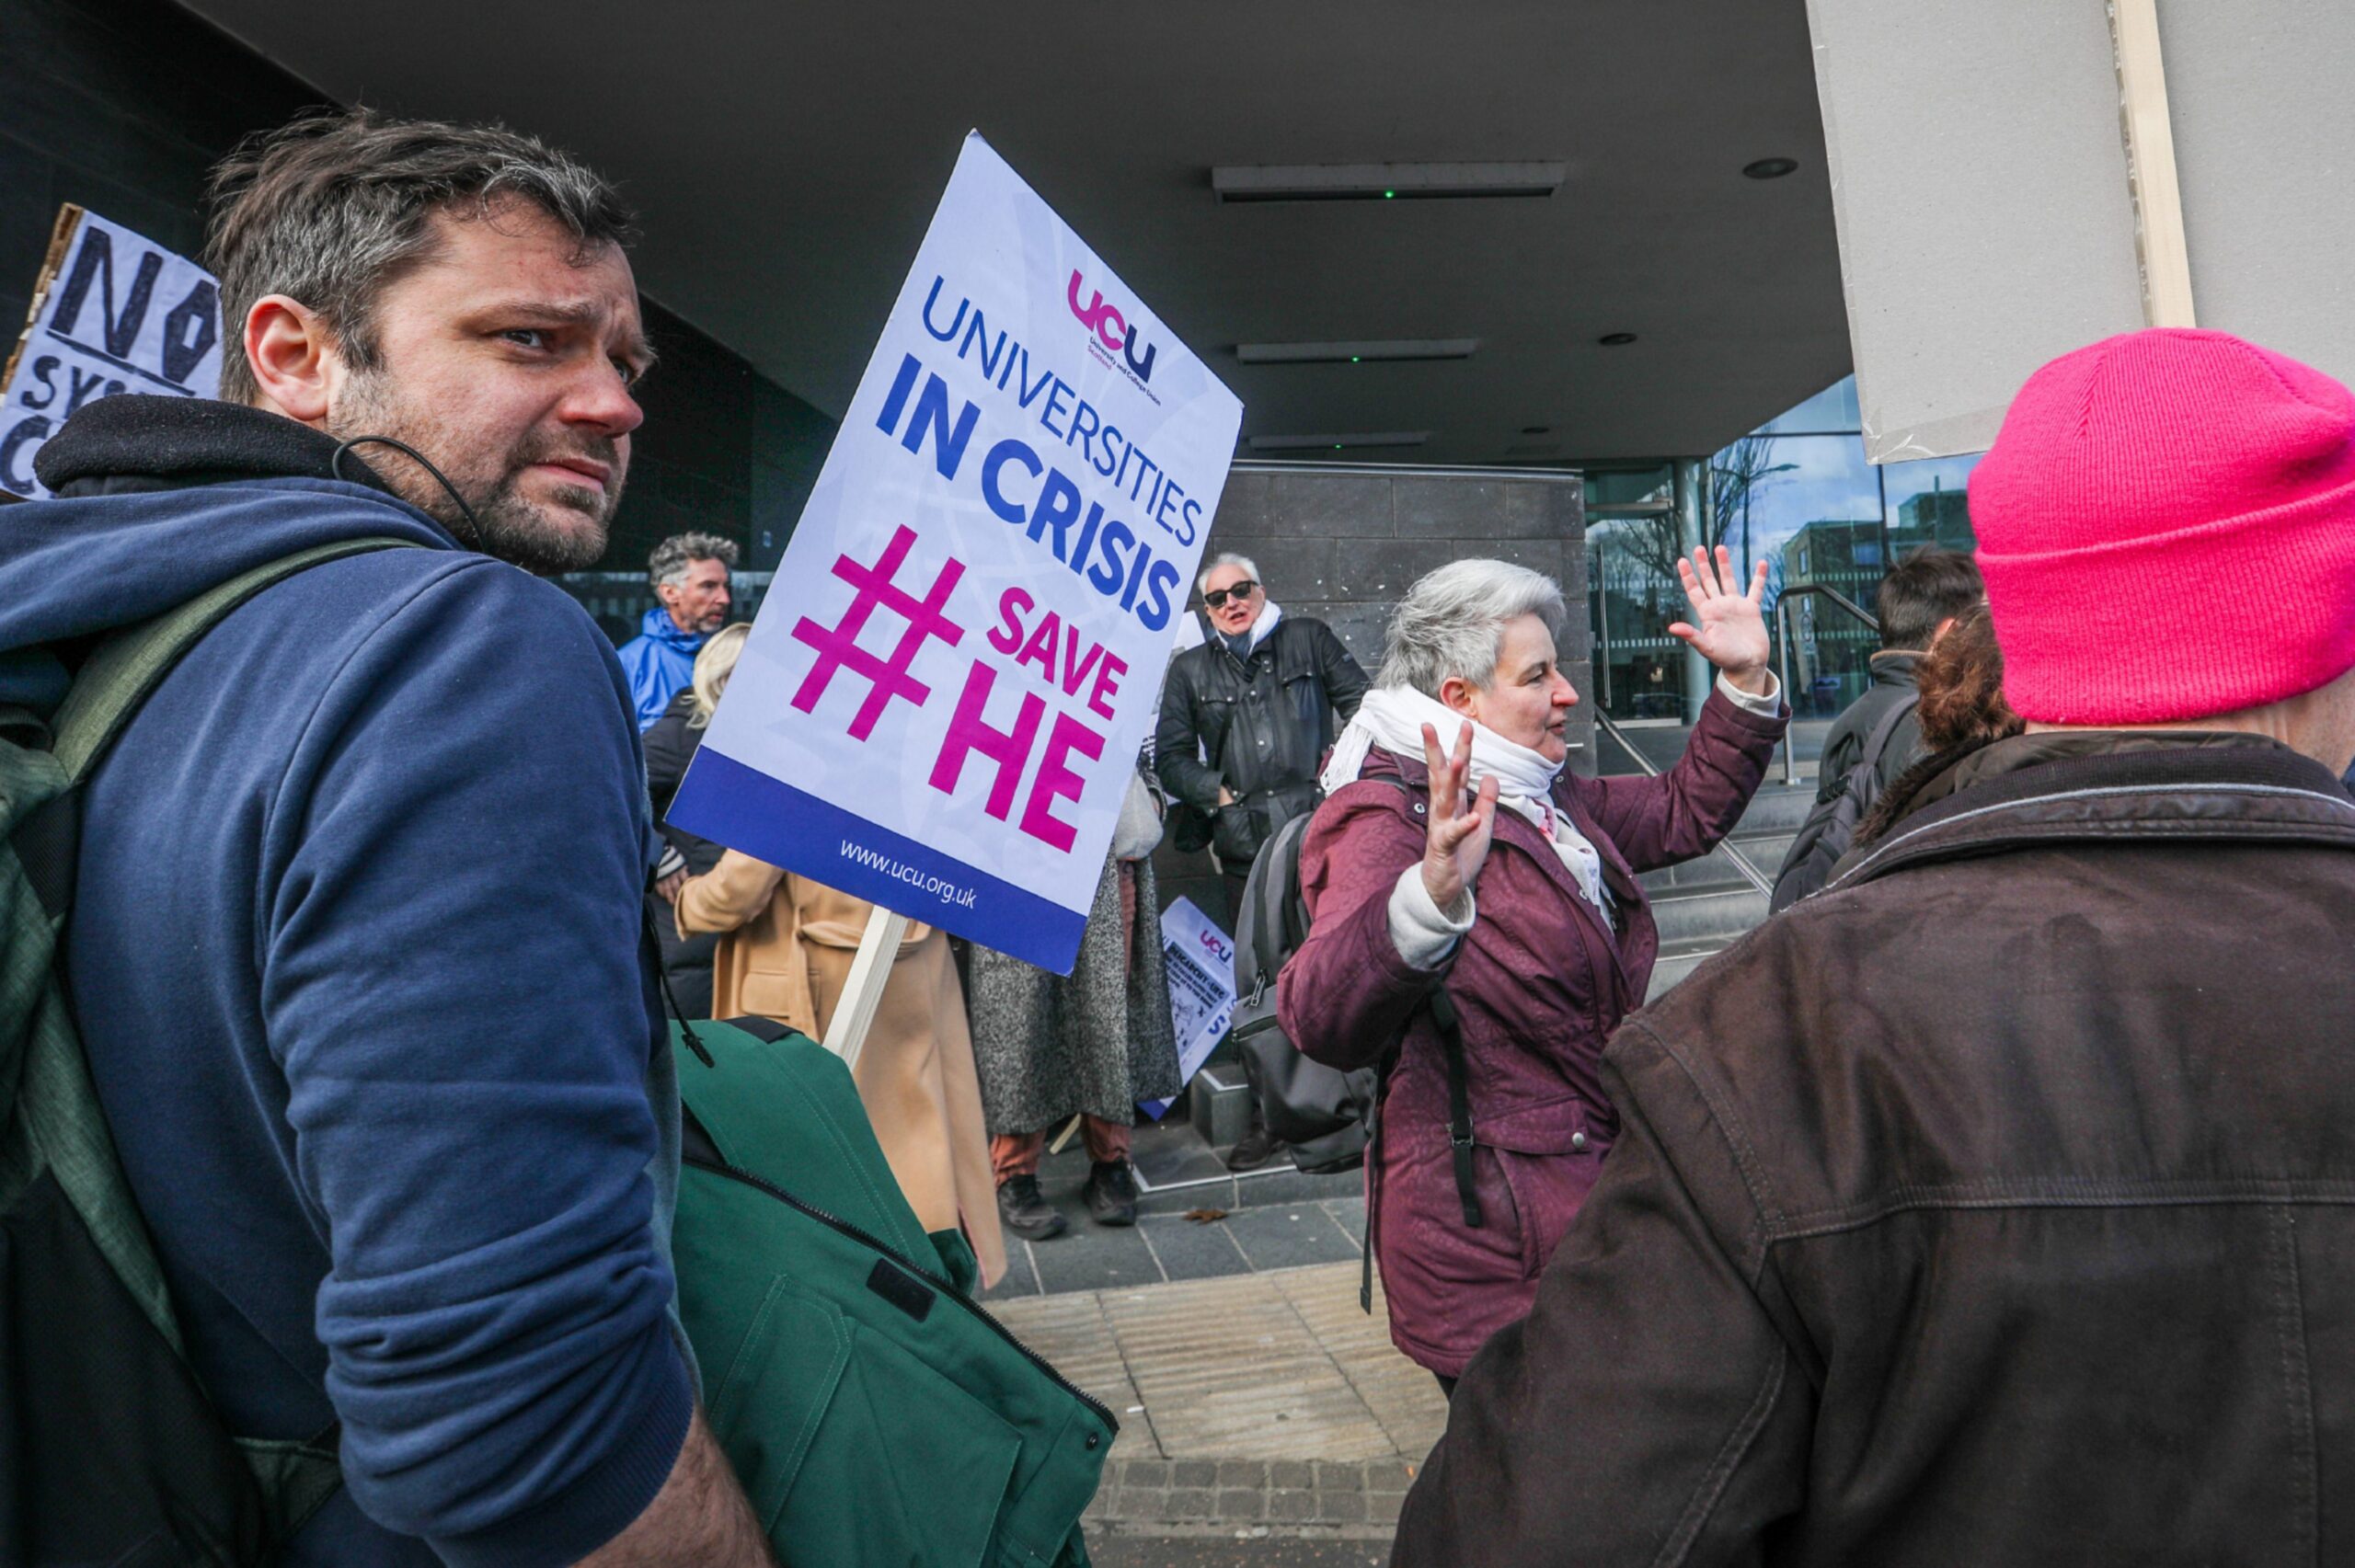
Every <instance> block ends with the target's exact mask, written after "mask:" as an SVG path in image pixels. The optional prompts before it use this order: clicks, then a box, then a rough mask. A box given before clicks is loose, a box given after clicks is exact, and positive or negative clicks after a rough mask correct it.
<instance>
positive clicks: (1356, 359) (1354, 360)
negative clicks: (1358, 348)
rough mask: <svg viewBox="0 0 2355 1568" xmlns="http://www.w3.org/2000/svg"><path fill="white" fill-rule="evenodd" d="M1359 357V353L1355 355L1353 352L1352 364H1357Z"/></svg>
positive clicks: (1351, 356)
mask: <svg viewBox="0 0 2355 1568" xmlns="http://www.w3.org/2000/svg"><path fill="white" fill-rule="evenodd" d="M1358 358H1359V356H1357V355H1355V354H1351V355H1350V363H1351V364H1353V365H1354V364H1356V363H1357V362H1358Z"/></svg>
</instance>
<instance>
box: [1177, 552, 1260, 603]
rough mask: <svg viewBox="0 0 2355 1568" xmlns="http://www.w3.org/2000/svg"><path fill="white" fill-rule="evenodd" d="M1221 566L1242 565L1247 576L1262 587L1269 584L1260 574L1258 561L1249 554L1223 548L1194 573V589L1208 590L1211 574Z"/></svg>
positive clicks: (1197, 591)
mask: <svg viewBox="0 0 2355 1568" xmlns="http://www.w3.org/2000/svg"><path fill="white" fill-rule="evenodd" d="M1220 567H1242V568H1243V575H1244V576H1245V577H1246V578H1250V579H1251V580H1252V581H1253V582H1256V583H1258V585H1259V586H1260V587H1261V588H1265V587H1267V586H1268V584H1267V579H1266V578H1262V577H1260V575H1259V563H1258V562H1257V561H1255V560H1253V559H1252V558H1251V557H1250V556H1248V555H1236V554H1235V552H1234V551H1232V550H1222V551H1220V552H1219V553H1218V554H1217V555H1212V557H1211V558H1210V559H1209V560H1207V561H1205V562H1203V563H1202V569H1201V570H1200V571H1199V572H1197V573H1195V574H1194V591H1195V592H1196V593H1202V592H1206V591H1207V585H1208V584H1209V582H1210V580H1211V574H1212V572H1214V571H1216V570H1218V569H1219V568H1220Z"/></svg>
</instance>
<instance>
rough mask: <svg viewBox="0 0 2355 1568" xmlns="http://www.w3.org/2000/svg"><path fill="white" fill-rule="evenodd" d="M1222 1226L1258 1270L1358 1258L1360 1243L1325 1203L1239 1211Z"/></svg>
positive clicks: (1293, 1204) (1230, 1216)
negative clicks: (1328, 1210)
mask: <svg viewBox="0 0 2355 1568" xmlns="http://www.w3.org/2000/svg"><path fill="white" fill-rule="evenodd" d="M1221 1223H1223V1224H1224V1225H1225V1226H1226V1228H1227V1230H1228V1232H1229V1234H1231V1235H1233V1236H1234V1238H1235V1244H1236V1245H1237V1246H1239V1247H1241V1248H1242V1249H1243V1255H1244V1256H1246V1257H1247V1258H1249V1259H1250V1260H1251V1266H1252V1267H1254V1268H1259V1269H1275V1268H1304V1267H1307V1266H1308V1265H1313V1264H1327V1263H1342V1262H1347V1261H1349V1260H1350V1259H1353V1258H1355V1257H1356V1256H1357V1255H1358V1239H1357V1238H1356V1237H1355V1236H1352V1235H1350V1233H1349V1232H1348V1231H1346V1230H1342V1229H1341V1227H1340V1224H1339V1222H1338V1221H1337V1220H1336V1219H1334V1218H1333V1216H1332V1215H1331V1214H1330V1213H1328V1212H1327V1210H1326V1208H1325V1206H1324V1205H1323V1204H1321V1203H1287V1204H1279V1205H1276V1206H1273V1207H1266V1208H1244V1209H1237V1210H1235V1212H1234V1213H1233V1214H1230V1215H1228V1216H1227V1217H1226V1219H1224V1220H1223V1221H1222V1222H1221Z"/></svg>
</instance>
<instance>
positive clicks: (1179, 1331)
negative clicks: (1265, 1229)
mask: <svg viewBox="0 0 2355 1568" xmlns="http://www.w3.org/2000/svg"><path fill="white" fill-rule="evenodd" d="M1315 1222H1316V1223H1321V1224H1323V1225H1324V1226H1325V1227H1326V1228H1327V1230H1328V1231H1331V1232H1332V1233H1334V1234H1336V1235H1338V1234H1339V1230H1338V1225H1336V1224H1335V1222H1334V1221H1333V1219H1332V1217H1331V1216H1330V1215H1327V1214H1324V1213H1323V1212H1322V1211H1321V1210H1319V1211H1318V1214H1317V1219H1316V1221H1315ZM1285 1223H1286V1224H1290V1223H1291V1222H1290V1221H1285ZM1301 1223H1302V1224H1303V1225H1307V1224H1309V1223H1311V1222H1310V1221H1309V1220H1306V1219H1304V1220H1302V1221H1301ZM1159 1234H1160V1232H1159V1231H1155V1236H1156V1237H1157V1236H1158V1235H1159ZM1049 1245H1051V1243H1048V1244H1042V1245H1041V1246H1040V1248H1039V1249H1038V1250H1039V1252H1040V1253H1041V1254H1044V1253H1046V1252H1047V1248H1048V1246H1049ZM1050 1261H1051V1260H1049V1259H1047V1258H1045V1257H1044V1256H1042V1258H1041V1267H1042V1269H1043V1268H1046V1267H1048V1266H1049V1265H1050ZM1358 1277H1359V1267H1358V1265H1357V1264H1356V1263H1354V1262H1347V1263H1338V1264H1328V1265H1322V1266H1317V1267H1310V1268H1299V1269H1290V1270H1280V1271H1276V1272H1271V1273H1252V1274H1238V1275H1234V1276H1226V1277H1219V1278H1203V1279H1190V1280H1181V1281H1177V1282H1173V1283H1169V1284H1156V1285H1152V1286H1147V1287H1138V1288H1123V1289H1114V1290H1097V1291H1085V1292H1069V1293H1064V1294H1060V1295H1045V1296H1036V1297H1031V1298H1028V1299H1010V1300H1005V1301H1003V1302H1000V1303H996V1304H994V1306H993V1308H992V1310H994V1312H995V1313H996V1315H997V1316H998V1317H999V1319H1000V1320H1001V1321H1002V1322H1005V1325H1006V1326H1007V1327H1008V1328H1009V1329H1011V1330H1012V1331H1013V1332H1014V1333H1016V1334H1017V1336H1018V1337H1020V1338H1021V1339H1023V1340H1024V1341H1025V1342H1026V1343H1028V1344H1029V1345H1031V1346H1032V1347H1033V1348H1034V1349H1036V1350H1038V1351H1039V1353H1040V1354H1041V1355H1042V1356H1046V1357H1047V1358H1048V1359H1049V1360H1050V1361H1051V1362H1053V1363H1054V1364H1055V1365H1056V1366H1057V1367H1058V1368H1061V1369H1062V1370H1063V1373H1064V1375H1065V1376H1067V1377H1070V1378H1071V1379H1073V1380H1074V1381H1075V1382H1077V1383H1079V1385H1080V1386H1081V1387H1083V1388H1086V1389H1087V1390H1088V1391H1090V1392H1091V1393H1093V1394H1095V1395H1096V1397H1097V1398H1099V1399H1101V1400H1103V1401H1104V1402H1105V1403H1106V1404H1108V1405H1109V1406H1110V1407H1111V1408H1112V1410H1113V1412H1114V1413H1115V1414H1117V1415H1119V1416H1120V1420H1121V1423H1122V1427H1123V1430H1122V1433H1121V1437H1120V1442H1119V1443H1118V1444H1117V1445H1116V1452H1117V1453H1118V1454H1119V1455H1120V1457H1121V1458H1122V1459H1124V1460H1128V1461H1132V1462H1133V1461H1170V1464H1169V1467H1168V1468H1167V1469H1166V1471H1164V1470H1155V1471H1140V1472H1139V1473H1137V1474H1136V1475H1135V1476H1134V1477H1133V1478H1132V1480H1130V1481H1128V1482H1125V1483H1115V1482H1112V1481H1111V1479H1110V1478H1108V1487H1110V1486H1115V1485H1116V1484H1117V1492H1116V1494H1115V1495H1113V1496H1112V1498H1111V1500H1110V1501H1109V1503H1106V1504H1105V1506H1106V1507H1107V1508H1112V1507H1117V1508H1118V1509H1120V1511H1121V1515H1120V1516H1129V1511H1130V1510H1131V1509H1132V1508H1134V1509H1136V1510H1139V1511H1144V1510H1150V1511H1152V1512H1154V1513H1155V1514H1156V1515H1167V1516H1172V1517H1183V1518H1196V1519H1198V1518H1204V1517H1211V1516H1216V1515H1217V1514H1218V1513H1219V1511H1220V1503H1219V1499H1218V1496H1217V1494H1218V1493H1219V1492H1221V1491H1232V1490H1244V1489H1254V1490H1258V1491H1259V1492H1262V1493H1264V1494H1268V1495H1269V1496H1272V1495H1274V1494H1276V1493H1279V1492H1283V1491H1293V1492H1306V1493H1309V1494H1313V1495H1315V1496H1316V1497H1318V1498H1320V1499H1321V1498H1322V1497H1324V1495H1325V1494H1327V1493H1337V1492H1342V1491H1349V1490H1362V1489H1364V1488H1365V1487H1366V1486H1367V1484H1368V1482H1367V1480H1366V1477H1367V1474H1368V1471H1367V1466H1368V1464H1369V1463H1370V1462H1371V1463H1374V1464H1378V1465H1380V1466H1382V1467H1383V1468H1382V1469H1380V1470H1379V1471H1376V1472H1375V1473H1376V1474H1377V1475H1379V1476H1381V1477H1384V1478H1388V1477H1397V1478H1400V1479H1398V1480H1388V1481H1386V1482H1385V1483H1384V1485H1382V1486H1380V1487H1379V1488H1377V1489H1378V1490H1392V1491H1395V1490H1398V1489H1400V1488H1401V1487H1402V1486H1403V1484H1404V1482H1403V1478H1404V1477H1405V1475H1406V1474H1407V1469H1406V1467H1407V1465H1410V1464H1416V1463H1419V1462H1420V1460H1421V1459H1422V1457H1423V1455H1424V1454H1425V1453H1427V1452H1429V1450H1430V1444H1431V1443H1432V1442H1433V1441H1434V1440H1436V1438H1437V1436H1438V1435H1439V1433H1440V1431H1441V1429H1442V1427H1443V1426H1444V1425H1445V1423H1446V1418H1447V1403H1446V1400H1445V1399H1444V1397H1443V1396H1442V1394H1441V1393H1440V1391H1439V1386H1438V1384H1437V1382H1435V1381H1434V1380H1433V1379H1432V1378H1431V1376H1430V1374H1429V1373H1428V1372H1425V1371H1424V1370H1423V1369H1422V1368H1419V1367H1417V1366H1416V1365H1415V1364H1414V1363H1412V1362H1410V1361H1408V1360H1407V1358H1406V1357H1405V1356H1401V1355H1400V1354H1399V1353H1398V1352H1397V1350H1396V1348H1395V1347H1393V1346H1392V1345H1391V1344H1390V1342H1389V1335H1388V1330H1387V1326H1386V1323H1387V1320H1386V1318H1384V1316H1383V1309H1382V1303H1381V1301H1380V1299H1379V1297H1378V1296H1377V1299H1376V1300H1375V1304H1374V1316H1373V1317H1370V1318H1369V1317H1367V1316H1366V1315H1364V1314H1363V1313H1361V1312H1360V1311H1359V1310H1358V1303H1357V1296H1358ZM1132 1407H1142V1408H1132ZM1320 1461H1321V1462H1320ZM1312 1463H1314V1464H1315V1469H1314V1470H1313V1471H1311V1470H1304V1469H1301V1468H1295V1467H1304V1466H1308V1465H1311V1464H1312ZM1336 1465H1338V1466H1339V1467H1340V1468H1338V1469H1332V1468H1331V1467H1333V1466H1336ZM1328 1471H1330V1473H1329V1474H1328V1473H1327V1472H1328ZM1352 1483H1354V1484H1352ZM1179 1492H1184V1493H1187V1494H1189V1495H1188V1496H1186V1497H1185V1498H1183V1499H1182V1504H1183V1507H1184V1509H1185V1512H1184V1513H1183V1514H1182V1515H1180V1514H1178V1513H1177V1509H1178V1507H1179V1502H1178V1501H1177V1500H1175V1499H1176V1494H1177V1493H1179ZM1195 1493H1200V1494H1205V1495H1203V1496H1194V1495H1190V1494H1195ZM1130 1494H1134V1496H1133V1497H1132V1496H1131V1495H1130ZM1273 1506H1275V1505H1273V1504H1266V1505H1263V1512H1262V1513H1261V1515H1259V1516H1260V1517H1271V1515H1269V1514H1267V1513H1266V1512H1265V1508H1271V1507H1273ZM1288 1506H1293V1507H1305V1506H1308V1505H1300V1504H1293V1505H1288ZM1349 1508H1350V1505H1332V1506H1330V1507H1327V1506H1326V1505H1324V1504H1323V1503H1322V1502H1321V1501H1320V1502H1319V1503H1318V1504H1317V1505H1315V1506H1314V1507H1312V1508H1310V1509H1309V1511H1310V1513H1312V1514H1313V1515H1314V1516H1315V1517H1316V1518H1319V1519H1324V1520H1327V1521H1331V1522H1343V1521H1341V1520H1340V1518H1339V1515H1340V1514H1341V1513H1344V1512H1347V1511H1349Z"/></svg>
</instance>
